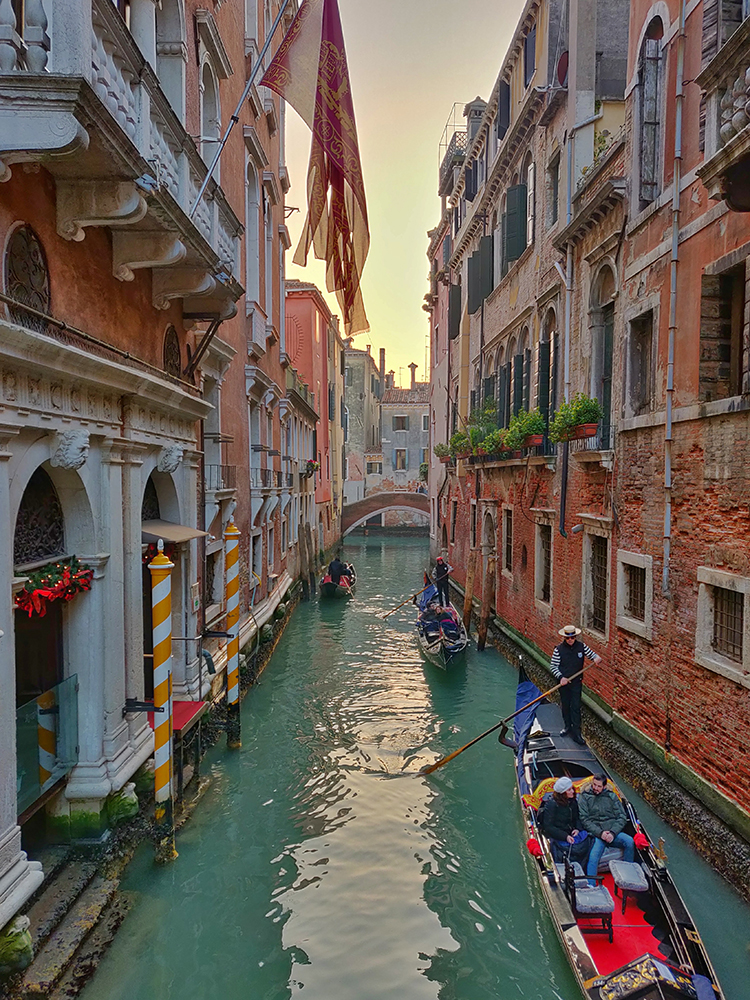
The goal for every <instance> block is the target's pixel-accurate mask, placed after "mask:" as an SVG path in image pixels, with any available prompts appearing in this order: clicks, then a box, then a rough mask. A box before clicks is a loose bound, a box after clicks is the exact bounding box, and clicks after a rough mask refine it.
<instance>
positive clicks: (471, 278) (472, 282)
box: [468, 250, 482, 316]
mask: <svg viewBox="0 0 750 1000" xmlns="http://www.w3.org/2000/svg"><path fill="white" fill-rule="evenodd" d="M468 263H469V270H468V285H469V305H468V308H469V314H470V315H472V316H473V315H474V313H475V312H476V311H477V310H478V309H479V307H480V306H481V304H482V295H481V289H480V273H479V251H478V250H475V251H474V253H473V254H472V255H471V257H469V262H468Z"/></svg>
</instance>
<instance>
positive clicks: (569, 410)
mask: <svg viewBox="0 0 750 1000" xmlns="http://www.w3.org/2000/svg"><path fill="white" fill-rule="evenodd" d="M602 416H603V411H602V407H601V403H600V402H599V400H598V399H595V398H594V399H592V398H591V397H590V396H586V395H585V394H584V393H582V392H578V393H576V394H575V396H574V397H573V398H572V399H571V400H570V402H569V403H561V404H560V406H559V407H558V409H557V411H556V413H555V415H554V417H553V418H552V422H551V423H550V428H549V436H550V441H552V442H553V443H556V442H558V441H573V440H577V439H579V438H587V437H594V436H595V435H596V432H597V430H598V428H599V421H600V420H601V419H602Z"/></svg>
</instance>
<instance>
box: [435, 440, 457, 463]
mask: <svg viewBox="0 0 750 1000" xmlns="http://www.w3.org/2000/svg"><path fill="white" fill-rule="evenodd" d="M432 453H433V454H434V456H435V458H437V459H438V461H440V462H442V463H443V465H448V463H449V462H450V461H451V458H452V457H453V456H452V455H451V450H450V448H449V447H448V445H447V444H443V443H440V444H436V445H435V447H434V448H433V449H432Z"/></svg>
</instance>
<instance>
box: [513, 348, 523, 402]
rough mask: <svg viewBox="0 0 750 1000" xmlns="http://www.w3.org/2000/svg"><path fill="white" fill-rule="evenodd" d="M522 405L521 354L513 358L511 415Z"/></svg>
mask: <svg viewBox="0 0 750 1000" xmlns="http://www.w3.org/2000/svg"><path fill="white" fill-rule="evenodd" d="M522 405H523V354H516V356H515V357H514V358H513V415H514V416H515V415H516V414H517V413H520V412H521V407H522Z"/></svg>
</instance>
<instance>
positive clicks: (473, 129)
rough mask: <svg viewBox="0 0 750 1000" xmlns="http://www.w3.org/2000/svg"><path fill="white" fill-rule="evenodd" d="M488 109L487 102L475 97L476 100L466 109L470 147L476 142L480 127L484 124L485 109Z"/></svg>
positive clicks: (465, 116)
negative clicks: (475, 138)
mask: <svg viewBox="0 0 750 1000" xmlns="http://www.w3.org/2000/svg"><path fill="white" fill-rule="evenodd" d="M486 107H487V102H486V101H483V100H482V98H481V97H475V98H474V100H473V101H472V102H471V103H470V104H467V105H466V107H465V108H464V118H465V119H466V125H467V129H468V132H469V136H468V138H469V145H471V144H472V142H473V141H474V137H475V136H476V134H477V132H478V131H479V126H480V125H481V123H482V115H483V114H484V109H485V108H486Z"/></svg>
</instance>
